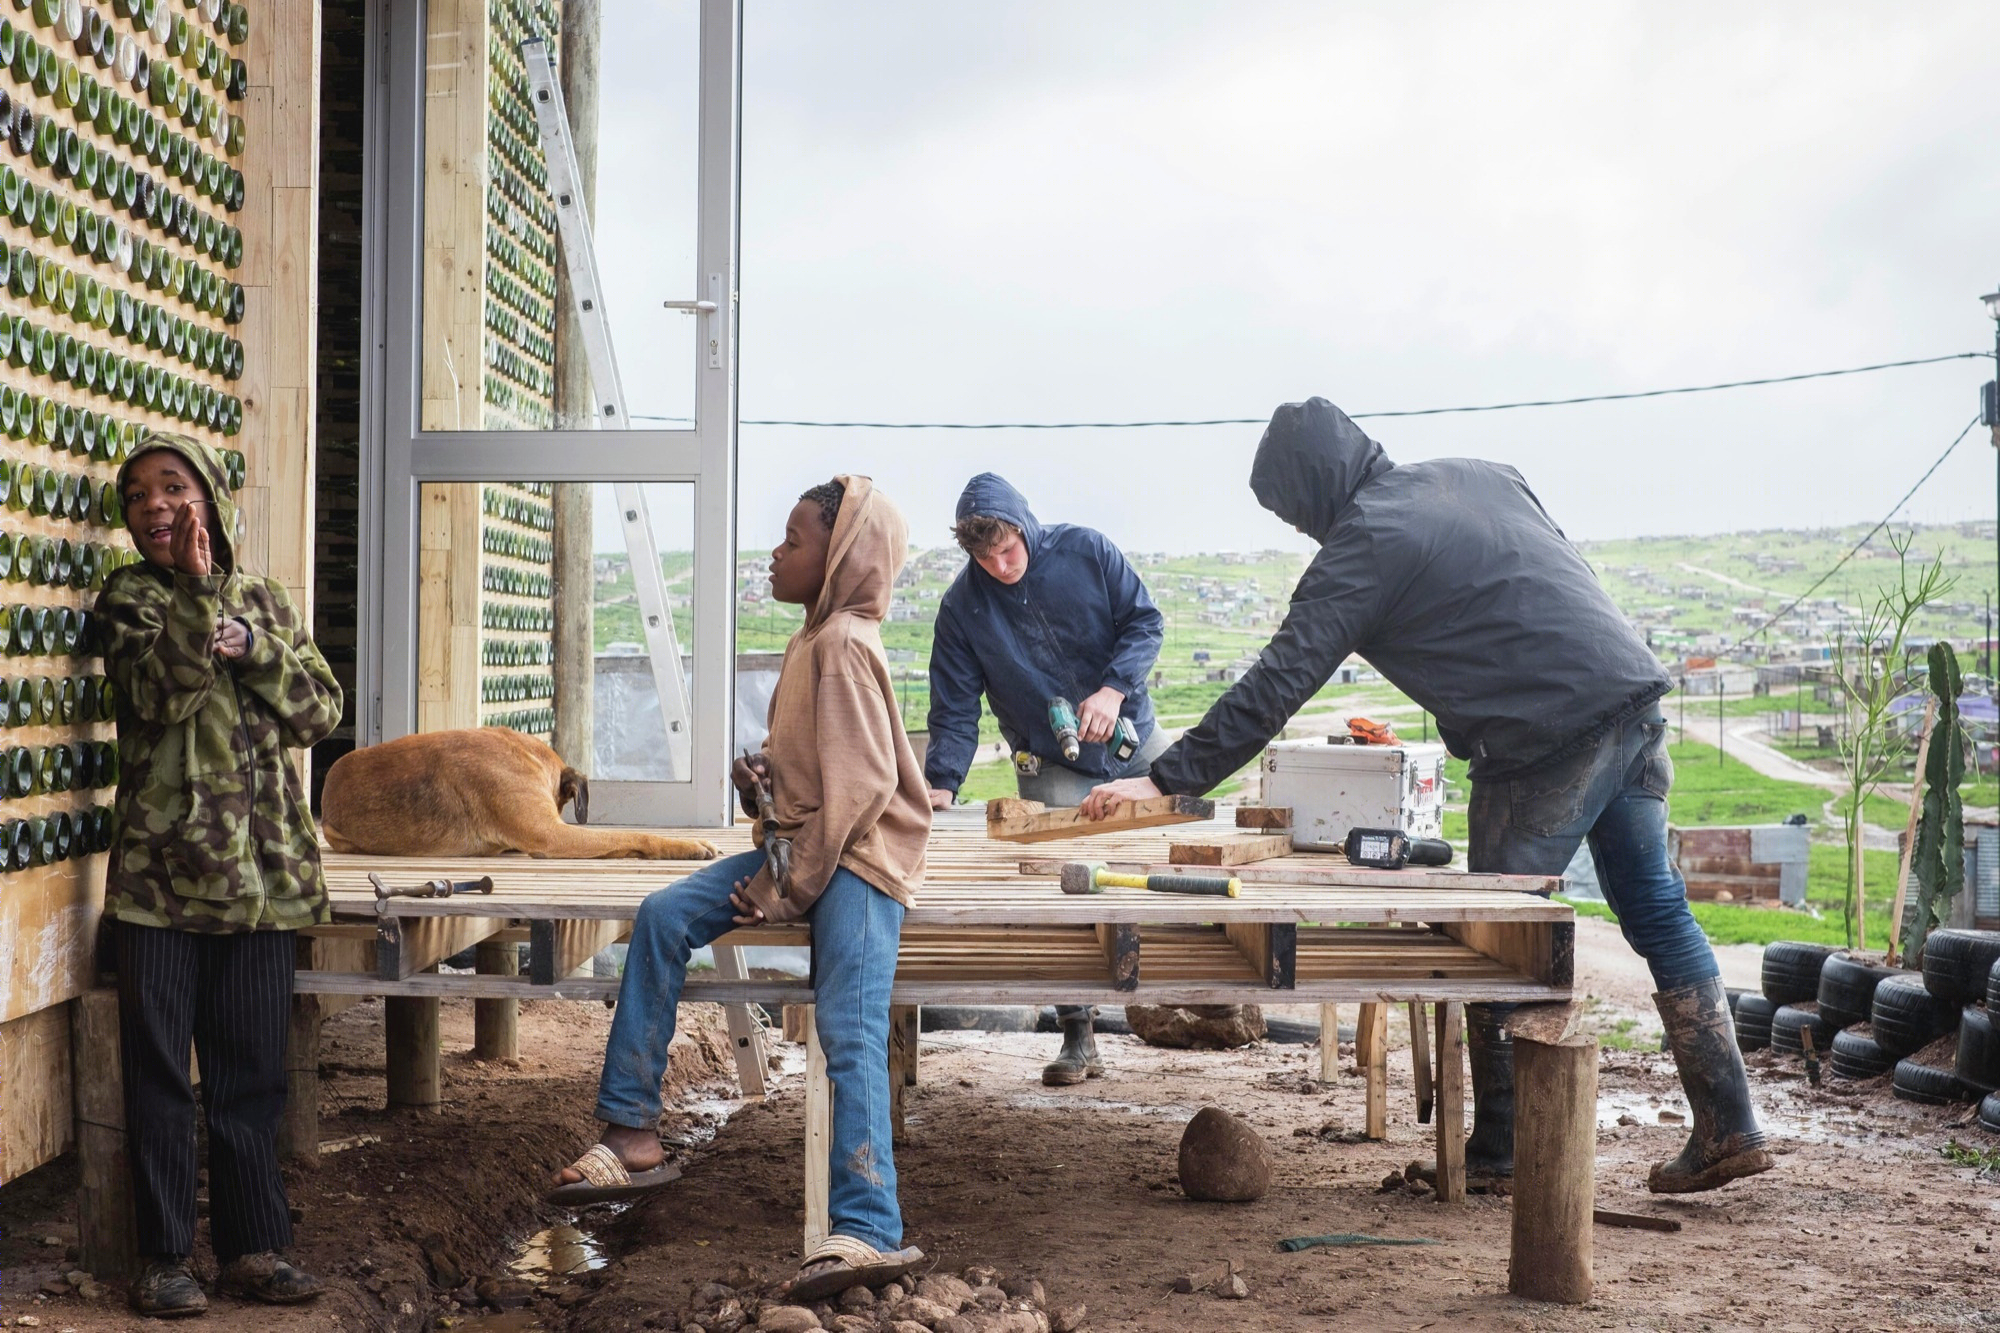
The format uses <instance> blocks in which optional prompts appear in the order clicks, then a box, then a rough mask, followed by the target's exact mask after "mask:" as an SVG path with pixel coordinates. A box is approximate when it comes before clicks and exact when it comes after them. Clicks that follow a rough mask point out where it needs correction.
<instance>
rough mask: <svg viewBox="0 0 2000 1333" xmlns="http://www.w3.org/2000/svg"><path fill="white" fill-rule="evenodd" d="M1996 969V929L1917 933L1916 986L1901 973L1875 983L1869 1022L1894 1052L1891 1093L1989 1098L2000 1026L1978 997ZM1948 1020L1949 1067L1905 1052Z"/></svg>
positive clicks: (1996, 1086)
mask: <svg viewBox="0 0 2000 1333" xmlns="http://www.w3.org/2000/svg"><path fill="white" fill-rule="evenodd" d="M1996 970H2000V931H1991V930H1934V931H1932V932H1931V933H1930V935H1929V936H1928V937H1927V938H1926V939H1925V941H1924V969H1923V983H1922V988H1921V990H1919V989H1918V988H1917V987H1915V986H1913V985H1911V984H1910V982H1909V981H1908V980H1907V979H1904V978H1898V979H1896V980H1895V981H1893V982H1883V983H1881V984H1879V985H1878V986H1877V988H1876V992H1875V1005H1874V1012H1873V1015H1872V1022H1873V1029H1874V1032H1875V1036H1876V1040H1877V1042H1878V1043H1879V1044H1880V1045H1881V1046H1882V1047H1883V1048H1884V1049H1885V1050H1891V1051H1893V1053H1894V1054H1896V1055H1898V1056H1899V1057H1901V1058H1900V1059H1899V1060H1898V1061H1897V1063H1896V1073H1895V1079H1894V1085H1893V1086H1894V1090H1895V1093H1896V1095H1897V1096H1898V1097H1901V1098H1904V1099H1905V1100H1907V1101H1914V1102H1920V1103H1923V1104H1926V1105H1933V1106H1942V1105H1949V1104H1952V1103H1955V1102H1969V1101H1979V1100H1980V1098H1981V1097H1982V1096H1985V1097H1988V1098H1990V1097H1991V1096H1992V1095H1993V1094H1994V1093H1995V1092H1996V1090H2000V1029H1996V1027H1995V1025H1994V1022H1993V1014H1992V1010H1991V1009H1990V1008H1989V1007H1988V1006H1987V1004H1986V1003H1985V1002H1987V1001H1990V1000H1991V998H1992V995H1993V987H1994V982H1993V977H1994V975H1995V972H1996ZM1954 1028H1956V1029H1957V1030H1958V1041H1957V1046H1956V1050H1955V1051H1954V1053H1953V1060H1952V1067H1951V1068H1949V1069H1945V1068H1943V1067H1941V1066H1938V1065H1928V1064H1919V1063H1918V1062H1917V1061H1916V1060H1915V1059H1913V1058H1911V1057H1912V1056H1914V1055H1915V1054H1916V1053H1917V1052H1918V1051H1920V1050H1921V1049H1922V1048H1923V1047H1924V1046H1927V1045H1929V1044H1930V1043H1931V1042H1934V1041H1936V1040H1937V1039H1938V1038H1940V1037H1943V1036H1945V1035H1946V1034H1948V1033H1950V1032H1951V1031H1952V1029H1954ZM1981 1109H1982V1111H1983V1110H1984V1109H1985V1108H1984V1107H1983V1106H1982V1108H1981ZM1996 1109H2000V1108H1996ZM1981 1123H1982V1124H1984V1123H1985V1118H1984V1117H1983V1116H1982V1119H1981Z"/></svg>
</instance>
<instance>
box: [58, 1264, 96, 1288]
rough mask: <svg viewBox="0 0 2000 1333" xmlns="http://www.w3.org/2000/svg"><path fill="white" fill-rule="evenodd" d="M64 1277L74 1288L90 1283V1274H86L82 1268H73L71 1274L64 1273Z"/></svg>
mask: <svg viewBox="0 0 2000 1333" xmlns="http://www.w3.org/2000/svg"><path fill="white" fill-rule="evenodd" d="M63 1277H64V1278H65V1279H66V1280H67V1281H68V1282H69V1284H70V1285H71V1286H72V1287H80V1286H82V1285H83V1284H84V1283H86V1282H88V1281H90V1274H88V1273H86V1272H84V1271H83V1270H82V1269H81V1268H72V1269H70V1270H69V1272H67V1273H64V1274H63Z"/></svg>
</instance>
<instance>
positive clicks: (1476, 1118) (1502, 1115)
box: [1465, 1004, 1519, 1180]
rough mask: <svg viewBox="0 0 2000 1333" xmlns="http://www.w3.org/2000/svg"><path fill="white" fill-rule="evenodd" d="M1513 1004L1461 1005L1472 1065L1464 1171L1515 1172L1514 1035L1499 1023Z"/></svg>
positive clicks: (1475, 1174)
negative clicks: (1470, 1100) (1511, 1035)
mask: <svg viewBox="0 0 2000 1333" xmlns="http://www.w3.org/2000/svg"><path fill="white" fill-rule="evenodd" d="M1518 1007H1519V1006H1518V1005H1512V1004H1468V1005H1466V1006H1465V1048H1466V1055H1467V1057H1468V1059H1469V1060H1470V1062H1471V1064H1472V1133H1471V1134H1470V1135H1468V1136H1467V1138H1466V1140H1465V1174H1466V1177H1467V1178H1468V1179H1472V1180H1482V1179H1483V1180H1505V1179H1508V1178H1510V1177H1511V1176H1513V1174H1514V1039H1513V1038H1511V1037H1509V1036H1508V1035H1507V1034H1506V1032H1505V1031H1503V1030H1502V1028H1501V1025H1502V1024H1503V1023H1505V1022H1506V1021H1507V1019H1508V1018H1509V1017H1510V1016H1511V1015H1512V1014H1513V1012H1514V1010H1515V1009H1517V1008H1518Z"/></svg>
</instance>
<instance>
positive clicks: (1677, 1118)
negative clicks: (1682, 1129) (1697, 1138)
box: [1660, 1111, 1687, 1125]
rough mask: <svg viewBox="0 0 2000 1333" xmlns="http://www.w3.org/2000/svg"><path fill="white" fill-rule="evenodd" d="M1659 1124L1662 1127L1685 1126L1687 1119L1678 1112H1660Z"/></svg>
mask: <svg viewBox="0 0 2000 1333" xmlns="http://www.w3.org/2000/svg"><path fill="white" fill-rule="evenodd" d="M1660 1123H1661V1124H1663V1125H1685V1124H1686V1123H1687V1117H1686V1116H1684V1115H1682V1114H1681V1113H1680V1112H1679V1111H1662V1112H1660Z"/></svg>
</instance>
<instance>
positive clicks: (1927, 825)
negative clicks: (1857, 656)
mask: <svg viewBox="0 0 2000 1333" xmlns="http://www.w3.org/2000/svg"><path fill="white" fill-rule="evenodd" d="M1930 667H1931V670H1930V688H1931V694H1932V695H1933V696H1934V697H1935V698H1936V699H1937V720H1936V721H1935V722H1934V723H1932V725H1931V748H1930V752H1929V753H1928V754H1927V755H1925V757H1924V773H1923V781H1924V813H1923V822H1922V823H1920V824H1919V825H1918V826H1917V845H1916V850H1915V852H1914V855H1913V857H1912V859H1911V861H1910V875H1911V877H1912V878H1913V879H1915V880H1916V881H1917V907H1916V911H1915V912H1913V913H1912V914H1911V916H1910V923H1909V926H1908V928H1907V930H1906V929H1905V927H1904V925H1903V923H1902V922H1900V921H1891V922H1890V923H1889V928H1890V930H1891V931H1893V932H1895V933H1896V934H1897V935H1900V936H1901V937H1902V940H1903V955H1902V956H1903V957H1904V958H1905V959H1907V960H1908V961H1909V962H1910V963H1912V964H1914V963H1915V962H1916V961H1917V960H1918V959H1919V958H1922V957H1923V953H1924V940H1925V939H1926V938H1927V937H1928V936H1929V935H1930V933H1931V927H1932V926H1935V925H1936V924H1937V923H1938V922H1940V921H1942V920H1944V907H1945V904H1946V903H1948V902H1950V901H1951V900H1952V899H1953V898H1955V897H1957V896H1958V894H1959V892H1960V891H1961V890H1963V889H1964V888H1965V808H1964V804H1963V802H1962V801H1961V800H1960V798H1959V794H1958V784H1959V783H1961V782H1963V781H1964V780H1965V727H1964V724H1963V723H1962V722H1960V720H1959V716H1958V696H1959V693H1960V692H1961V691H1962V690H1964V688H1965V678H1964V677H1963V676H1962V675H1960V674H1959V669H1958V654H1957V653H1955V652H1953V651H1952V647H1951V645H1950V644H1948V643H1934V644H1932V645H1931V653H1930Z"/></svg>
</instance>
